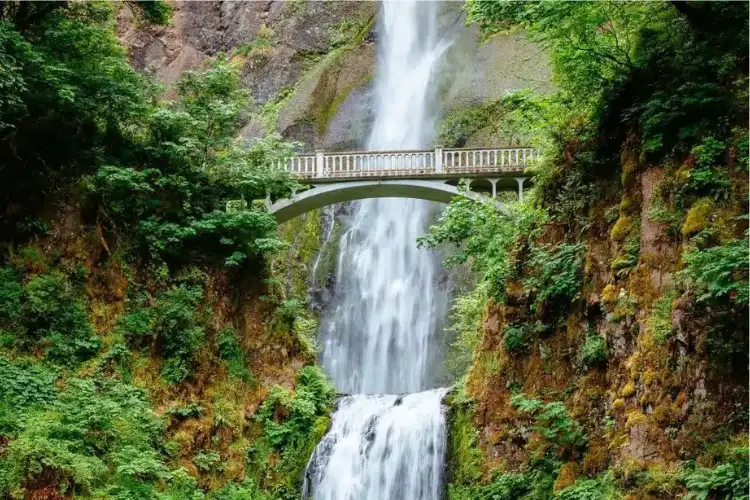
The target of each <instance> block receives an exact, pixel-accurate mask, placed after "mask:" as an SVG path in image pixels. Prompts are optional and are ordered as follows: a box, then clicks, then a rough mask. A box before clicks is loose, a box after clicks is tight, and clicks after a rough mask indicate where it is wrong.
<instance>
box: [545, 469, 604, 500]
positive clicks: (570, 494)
mask: <svg viewBox="0 0 750 500" xmlns="http://www.w3.org/2000/svg"><path fill="white" fill-rule="evenodd" d="M610 498H619V495H617V490H616V488H615V484H614V480H613V478H612V476H611V473H605V474H603V475H601V476H599V477H596V478H594V479H578V480H577V481H576V482H575V483H573V484H571V485H570V486H568V487H567V488H563V489H562V490H560V491H559V492H557V493H556V494H555V499H561V500H608V499H610Z"/></svg>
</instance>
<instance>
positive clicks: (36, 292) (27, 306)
mask: <svg viewBox="0 0 750 500" xmlns="http://www.w3.org/2000/svg"><path fill="white" fill-rule="evenodd" d="M6 277H9V278H10V273H8V274H7V275H6ZM19 286H20V285H18V282H17V281H10V282H8V283H5V284H4V285H3V286H2V290H0V293H1V294H2V295H3V297H0V304H1V305H0V309H5V311H6V312H5V314H4V316H5V319H6V321H5V324H6V327H7V328H8V329H9V330H10V331H12V332H13V333H14V334H15V335H14V339H13V340H14V342H15V344H16V345H17V346H19V347H22V348H33V347H44V348H45V350H46V355H47V357H48V359H50V360H52V361H55V362H56V363H60V364H63V365H73V364H75V363H78V362H80V361H83V360H85V359H88V358H90V357H91V356H92V355H93V354H94V353H96V351H98V349H99V345H100V341H99V337H97V336H96V334H95V333H94V329H93V328H92V327H91V324H90V323H89V320H88V316H87V314H86V311H85V308H84V306H83V304H82V303H81V301H80V300H79V299H78V298H77V297H76V294H75V292H74V290H73V287H72V286H71V285H70V283H69V282H68V280H67V279H66V278H65V276H64V275H63V274H62V273H59V272H57V271H55V272H52V273H49V274H41V275H37V276H34V277H32V278H31V279H30V280H29V282H28V283H27V284H25V285H23V287H22V288H21V289H20V292H21V293H20V295H19V294H18V292H19ZM10 308H15V310H16V312H15V313H14V312H11V311H10ZM0 324H1V323H0Z"/></svg>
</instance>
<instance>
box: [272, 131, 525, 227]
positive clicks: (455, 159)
mask: <svg viewBox="0 0 750 500" xmlns="http://www.w3.org/2000/svg"><path fill="white" fill-rule="evenodd" d="M534 158H536V152H535V151H534V150H533V149H532V148H527V147H511V148H479V149H465V148H460V149H458V148H451V149H448V148H445V149H444V148H443V147H442V146H435V148H434V149H431V150H402V151H351V152H341V153H330V152H324V151H320V150H318V151H315V153H313V154H303V155H298V156H293V157H291V158H289V159H287V160H284V161H282V163H281V165H280V166H281V167H282V168H284V169H285V170H286V171H287V172H289V173H290V174H292V175H293V176H294V177H296V178H297V179H298V180H299V181H300V182H302V183H304V184H308V185H310V186H311V189H308V190H305V191H301V192H299V193H297V192H294V193H292V197H291V198H289V199H280V200H277V201H276V202H275V203H272V202H271V199H270V197H268V198H266V206H267V208H268V211H269V212H270V213H272V214H273V215H274V216H275V217H276V220H277V221H278V222H279V223H281V222H286V221H288V220H290V219H293V218H294V217H297V216H298V215H301V214H303V213H305V212H307V211H309V210H313V209H316V208H321V207H323V206H326V205H330V204H333V203H341V202H344V201H352V200H361V199H364V198H417V199H422V200H430V201H437V202H442V203H448V202H450V201H451V199H453V198H454V197H455V196H458V195H460V194H462V193H461V192H459V190H458V189H457V185H458V182H459V180H460V179H466V180H467V181H468V182H469V190H470V191H469V192H468V193H466V194H467V195H468V196H472V197H479V196H481V195H479V194H478V193H479V192H483V193H486V196H489V197H491V198H492V199H494V198H496V197H497V193H498V192H499V191H502V190H510V189H512V190H513V191H516V189H517V192H518V198H519V199H523V189H524V182H525V181H526V180H527V179H528V176H527V175H526V173H525V171H526V167H527V166H528V165H529V164H530V163H531V161H532V160H533V159H534Z"/></svg>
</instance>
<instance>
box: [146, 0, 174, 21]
mask: <svg viewBox="0 0 750 500" xmlns="http://www.w3.org/2000/svg"><path fill="white" fill-rule="evenodd" d="M138 5H139V6H140V8H141V11H142V12H143V17H144V18H145V19H146V21H148V22H150V23H151V24H156V25H158V26H166V25H168V24H169V22H170V21H171V20H172V6H171V5H170V4H168V3H167V2H166V1H165V0H138Z"/></svg>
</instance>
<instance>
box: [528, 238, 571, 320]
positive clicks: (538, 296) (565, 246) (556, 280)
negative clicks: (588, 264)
mask: <svg viewBox="0 0 750 500" xmlns="http://www.w3.org/2000/svg"><path fill="white" fill-rule="evenodd" d="M585 250H586V245H585V244H583V243H574V244H570V243H561V244H559V245H557V246H548V245H543V246H538V247H534V248H533V249H532V251H531V258H530V259H529V269H530V276H529V277H528V278H526V281H525V282H524V289H525V290H526V291H527V292H528V293H530V294H533V295H534V298H535V300H534V306H533V307H534V308H535V309H539V308H541V307H542V306H543V305H544V304H548V303H552V302H554V301H570V300H576V299H577V298H579V297H580V293H581V282H582V279H583V257H584V253H585Z"/></svg>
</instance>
